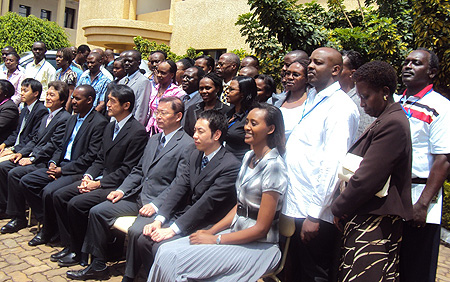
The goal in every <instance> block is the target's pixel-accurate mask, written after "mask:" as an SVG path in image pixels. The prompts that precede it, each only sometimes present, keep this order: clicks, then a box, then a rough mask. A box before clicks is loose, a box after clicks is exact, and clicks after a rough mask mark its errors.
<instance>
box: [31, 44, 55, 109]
mask: <svg viewBox="0 0 450 282" xmlns="http://www.w3.org/2000/svg"><path fill="white" fill-rule="evenodd" d="M31 52H33V57H34V60H33V61H32V62H31V63H29V64H28V65H27V66H26V68H25V77H27V78H34V79H36V80H37V81H39V82H40V83H41V84H42V94H41V96H40V97H39V100H41V101H44V100H45V95H46V94H47V89H48V84H49V82H50V81H52V80H53V78H54V77H55V73H56V70H55V68H54V67H53V66H52V64H50V63H49V62H47V61H46V60H45V53H46V52H47V46H46V45H45V43H44V42H42V41H36V42H34V43H33V46H32V47H31Z"/></svg>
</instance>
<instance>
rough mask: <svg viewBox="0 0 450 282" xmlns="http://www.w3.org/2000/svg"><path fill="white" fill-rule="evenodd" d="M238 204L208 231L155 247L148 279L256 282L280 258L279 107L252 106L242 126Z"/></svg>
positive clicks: (283, 180)
mask: <svg viewBox="0 0 450 282" xmlns="http://www.w3.org/2000/svg"><path fill="white" fill-rule="evenodd" d="M245 142H247V143H248V144H249V145H250V146H251V147H252V151H249V152H247V153H246V154H245V157H244V160H243V162H242V166H241V170H240V172H239V175H238V178H237V180H236V190H237V198H238V203H237V204H236V206H234V207H233V208H232V209H231V210H230V212H229V213H228V214H227V215H226V216H225V217H224V218H223V219H222V220H221V221H219V222H218V223H216V224H215V225H214V226H213V227H211V228H210V229H208V230H199V231H197V232H195V233H193V234H192V235H190V236H189V237H183V238H180V239H178V240H174V241H172V242H168V243H165V244H163V245H161V247H160V248H159V250H158V252H157V254H156V258H155V262H154V263H153V266H152V269H151V271H150V274H149V277H148V281H159V282H166V281H167V282H169V281H170V282H172V281H191V280H192V281H201V280H206V281H256V280H258V279H259V278H260V277H261V276H262V275H264V274H265V273H267V272H269V271H271V270H273V269H274V268H275V267H276V266H277V264H278V261H279V260H280V257H281V252H280V249H279V248H278V216H279V211H280V209H281V207H282V203H283V195H284V192H285V191H286V188H287V185H288V179H287V174H286V164H285V162H284V159H283V158H282V157H281V155H282V154H284V152H285V138H284V124H283V118H282V115H281V112H280V110H279V109H277V108H276V107H274V106H272V105H268V104H258V105H257V106H255V108H253V110H251V111H250V113H249V114H248V117H247V119H246V122H245Z"/></svg>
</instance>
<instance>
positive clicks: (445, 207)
mask: <svg viewBox="0 0 450 282" xmlns="http://www.w3.org/2000/svg"><path fill="white" fill-rule="evenodd" d="M442 226H444V227H445V228H446V229H448V230H450V183H449V182H447V181H446V182H445V183H444V202H443V204H442Z"/></svg>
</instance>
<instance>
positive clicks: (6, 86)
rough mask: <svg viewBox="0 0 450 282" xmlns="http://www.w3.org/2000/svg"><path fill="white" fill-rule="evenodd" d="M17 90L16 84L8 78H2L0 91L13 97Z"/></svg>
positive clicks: (7, 96) (8, 96)
mask: <svg viewBox="0 0 450 282" xmlns="http://www.w3.org/2000/svg"><path fill="white" fill-rule="evenodd" d="M15 92H16V90H15V88H14V85H12V83H11V82H9V81H8V80H6V79H0V93H3V94H5V96H6V98H11V97H12V96H13V95H14V93H15Z"/></svg>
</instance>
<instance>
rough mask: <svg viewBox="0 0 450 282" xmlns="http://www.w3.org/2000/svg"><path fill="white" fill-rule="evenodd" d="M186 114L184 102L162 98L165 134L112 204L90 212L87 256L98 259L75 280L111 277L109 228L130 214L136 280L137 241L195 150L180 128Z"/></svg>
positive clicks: (151, 144)
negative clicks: (108, 245)
mask: <svg viewBox="0 0 450 282" xmlns="http://www.w3.org/2000/svg"><path fill="white" fill-rule="evenodd" d="M183 112H184V108H183V103H182V102H181V100H180V99H178V98H176V97H167V98H162V99H161V100H160V102H159V105H158V114H157V122H158V127H160V128H161V129H162V130H163V132H161V133H158V134H155V135H153V136H152V137H151V138H150V140H149V141H148V144H147V147H146V148H145V151H144V155H143V157H142V158H141V160H140V161H139V164H138V165H137V166H135V167H134V168H133V170H132V172H131V173H130V175H128V176H127V178H125V180H124V182H123V183H122V185H120V186H118V189H117V190H116V191H112V192H111V193H110V194H109V195H108V200H109V201H105V202H103V203H101V204H99V205H97V206H95V207H93V208H92V209H91V211H90V213H89V224H88V230H87V234H86V237H85V240H84V245H83V252H84V253H91V254H92V255H93V256H94V257H95V259H94V261H93V263H92V264H91V266H90V267H89V268H86V269H84V270H83V271H82V272H78V273H75V274H73V275H74V276H75V279H82V278H88V277H90V278H92V277H97V278H99V277H100V278H102V277H105V276H106V275H107V270H106V266H105V261H106V254H105V253H106V244H107V239H108V235H109V229H110V227H111V226H112V225H113V224H114V222H115V220H116V219H117V218H118V217H120V216H126V215H129V216H131V215H138V217H137V219H136V221H135V222H134V224H133V225H132V226H131V227H130V228H129V230H128V248H127V266H126V269H125V275H128V276H130V277H134V276H135V274H137V272H135V269H134V268H133V265H138V267H139V266H140V264H141V263H140V257H139V256H138V254H137V253H136V252H135V244H136V240H137V238H138V237H139V235H140V234H142V229H143V228H144V226H145V225H146V224H148V223H151V222H153V220H154V215H155V213H156V212H157V211H158V209H159V208H161V206H162V205H163V203H164V202H165V199H166V195H167V192H168V189H169V188H168V187H169V186H170V185H171V183H173V180H174V179H175V178H176V177H177V176H179V175H180V174H181V171H182V169H180V168H183V167H184V166H186V163H187V159H186V158H187V157H188V156H189V155H190V153H191V152H192V151H193V149H194V145H193V141H192V138H191V137H189V136H188V135H187V134H186V133H185V132H184V131H183V130H182V129H181V124H180V122H181V119H182V116H183ZM94 266H95V269H94ZM71 275H72V274H71ZM73 275H72V276H73ZM72 276H69V277H71V278H73V277H72Z"/></svg>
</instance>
